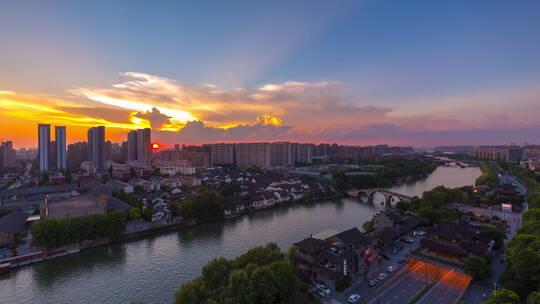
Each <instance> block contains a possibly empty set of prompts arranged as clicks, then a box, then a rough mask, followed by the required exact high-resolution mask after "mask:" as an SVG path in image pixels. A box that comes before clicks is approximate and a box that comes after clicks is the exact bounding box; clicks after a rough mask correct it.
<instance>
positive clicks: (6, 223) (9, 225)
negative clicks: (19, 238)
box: [0, 211, 28, 234]
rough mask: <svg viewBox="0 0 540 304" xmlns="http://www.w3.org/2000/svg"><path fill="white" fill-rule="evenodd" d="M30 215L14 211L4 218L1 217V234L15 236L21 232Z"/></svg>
mask: <svg viewBox="0 0 540 304" xmlns="http://www.w3.org/2000/svg"><path fill="white" fill-rule="evenodd" d="M27 218H28V213H25V212H21V211H13V212H11V213H9V214H7V215H4V216H3V217H0V232H4V233H7V234H15V233H17V231H19V230H21V229H22V228H23V226H24V224H25V223H26V219H27Z"/></svg>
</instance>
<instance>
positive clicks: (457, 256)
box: [419, 223, 494, 263]
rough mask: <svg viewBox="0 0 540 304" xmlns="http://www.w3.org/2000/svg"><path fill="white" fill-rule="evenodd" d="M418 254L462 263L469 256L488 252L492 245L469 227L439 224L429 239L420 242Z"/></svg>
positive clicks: (487, 239)
mask: <svg viewBox="0 0 540 304" xmlns="http://www.w3.org/2000/svg"><path fill="white" fill-rule="evenodd" d="M420 243H421V245H422V247H421V248H419V252H420V253H424V254H427V255H432V256H436V257H437V258H442V259H447V260H449V261H453V262H458V263H460V262H462V261H463V258H465V257H466V256H468V255H470V254H475V255H481V254H483V253H486V252H490V251H491V248H492V246H493V244H494V242H493V241H490V240H489V238H486V237H484V236H482V235H480V234H479V231H478V230H477V229H475V228H473V227H471V226H469V225H464V224H445V223H441V224H439V225H438V226H437V227H435V228H434V229H433V230H432V231H431V236H430V237H429V238H426V239H423V240H421V242H420Z"/></svg>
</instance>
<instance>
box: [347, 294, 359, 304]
mask: <svg viewBox="0 0 540 304" xmlns="http://www.w3.org/2000/svg"><path fill="white" fill-rule="evenodd" d="M358 300H360V296H359V295H357V294H356V293H353V294H352V295H350V296H349V298H348V299H347V302H349V303H356V301H358Z"/></svg>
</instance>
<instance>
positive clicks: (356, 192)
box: [347, 188, 412, 206]
mask: <svg viewBox="0 0 540 304" xmlns="http://www.w3.org/2000/svg"><path fill="white" fill-rule="evenodd" d="M375 193H380V194H382V195H383V196H384V201H385V203H386V204H387V205H389V206H393V205H394V204H397V203H398V202H399V201H411V199H412V197H410V196H408V195H404V194H401V193H396V192H393V191H389V190H386V189H381V188H375V189H352V190H349V191H347V195H349V196H352V197H361V196H367V198H368V200H369V201H372V200H373V196H374V195H375Z"/></svg>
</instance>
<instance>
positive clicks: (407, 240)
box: [401, 236, 414, 244]
mask: <svg viewBox="0 0 540 304" xmlns="http://www.w3.org/2000/svg"><path fill="white" fill-rule="evenodd" d="M401 241H402V242H403V243H407V244H411V243H413V242H414V240H413V239H411V238H410V237H407V236H406V237H404V238H402V239H401Z"/></svg>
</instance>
